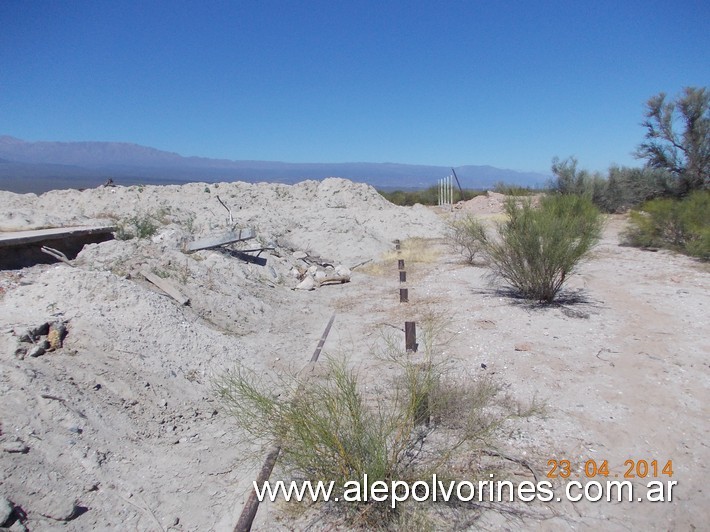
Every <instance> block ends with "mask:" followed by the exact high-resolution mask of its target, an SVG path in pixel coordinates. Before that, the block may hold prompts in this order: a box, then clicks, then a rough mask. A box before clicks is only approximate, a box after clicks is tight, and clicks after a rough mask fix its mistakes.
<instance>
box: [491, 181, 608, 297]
mask: <svg viewBox="0 0 710 532" xmlns="http://www.w3.org/2000/svg"><path fill="white" fill-rule="evenodd" d="M506 214H507V215H508V219H507V220H506V221H505V222H503V223H501V224H499V225H498V238H497V239H492V238H485V242H486V246H485V247H486V251H487V254H488V257H489V258H490V262H491V267H492V270H493V275H494V276H495V277H498V278H501V279H503V280H504V281H505V282H506V283H508V284H509V285H510V286H511V287H512V288H513V289H514V290H515V292H516V293H518V294H519V295H521V296H522V297H525V298H528V299H534V300H537V301H541V302H545V303H550V302H552V301H553V300H554V299H555V297H556V296H557V294H558V293H559V292H560V290H561V289H562V287H563V286H564V283H565V281H566V280H567V278H568V276H569V274H570V273H572V272H573V271H574V269H575V267H576V266H577V264H578V263H579V262H580V261H581V260H582V259H583V258H584V257H585V256H586V255H587V254H588V253H589V251H590V250H591V249H592V247H594V245H595V244H596V243H597V242H598V240H599V238H600V236H601V229H602V219H601V216H600V214H599V211H598V210H597V209H596V207H595V206H594V205H593V204H592V202H591V200H590V199H588V198H586V197H583V196H576V195H552V196H547V197H544V198H542V200H541V202H540V206H539V207H538V208H535V207H533V205H532V202H531V201H530V200H529V199H526V200H523V201H514V200H512V199H511V200H509V201H508V202H507V203H506Z"/></svg>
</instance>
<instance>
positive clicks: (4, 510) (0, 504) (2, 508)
mask: <svg viewBox="0 0 710 532" xmlns="http://www.w3.org/2000/svg"><path fill="white" fill-rule="evenodd" d="M13 511H14V508H13V506H12V503H11V502H10V501H8V500H7V499H6V498H5V497H0V526H2V527H4V526H7V525H8V524H9V522H10V517H12V512H13Z"/></svg>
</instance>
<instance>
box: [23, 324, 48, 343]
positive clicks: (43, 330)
mask: <svg viewBox="0 0 710 532" xmlns="http://www.w3.org/2000/svg"><path fill="white" fill-rule="evenodd" d="M28 332H29V333H30V334H31V335H32V336H34V338H35V339H37V338H39V337H40V336H45V335H47V333H49V322H47V323H43V324H42V325H38V326H37V327H35V328H34V329H30V330H29V331H28Z"/></svg>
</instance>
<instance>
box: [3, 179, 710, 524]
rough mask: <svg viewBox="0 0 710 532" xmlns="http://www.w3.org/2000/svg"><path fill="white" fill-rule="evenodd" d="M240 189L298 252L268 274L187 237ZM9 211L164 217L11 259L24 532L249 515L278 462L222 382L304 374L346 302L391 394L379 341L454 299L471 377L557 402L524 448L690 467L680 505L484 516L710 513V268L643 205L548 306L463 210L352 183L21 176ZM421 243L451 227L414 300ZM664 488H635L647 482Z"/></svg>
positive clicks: (6, 375)
mask: <svg viewBox="0 0 710 532" xmlns="http://www.w3.org/2000/svg"><path fill="white" fill-rule="evenodd" d="M207 190H209V192H207ZM216 195H219V196H220V198H221V199H222V200H223V201H224V202H225V203H226V204H227V205H228V206H229V207H230V208H231V209H232V211H233V212H232V214H233V219H234V220H233V221H234V223H236V224H239V225H241V226H251V227H255V229H256V230H257V234H258V239H257V240H258V242H259V243H260V245H263V246H268V247H273V248H274V249H273V250H271V251H267V252H265V253H264V254H262V256H263V257H265V258H267V265H266V266H259V265H256V264H249V263H245V262H243V261H241V260H239V259H238V258H235V257H233V256H230V255H228V254H223V253H219V252H217V251H199V252H197V253H195V254H191V255H185V254H183V253H182V252H181V251H180V246H181V245H182V243H183V242H184V241H186V240H191V239H194V238H198V237H200V236H205V235H209V234H213V233H215V232H219V231H221V230H223V229H224V228H225V227H226V226H227V225H228V222H227V216H228V213H227V211H226V210H225V209H224V208H223V207H222V206H221V205H220V204H219V203H218V202H217V200H216ZM473 201H477V202H478V203H480V204H481V205H483V202H484V201H486V204H485V208H481V209H480V212H479V211H477V209H476V206H475V205H474V204H471V205H468V206H467V209H466V210H467V211H468V212H473V213H474V214H479V215H481V216H484V217H490V216H495V215H496V211H497V209H496V208H495V205H494V203H495V204H498V205H500V201H499V198H495V197H491V198H489V199H488V200H483V199H478V198H476V200H473ZM0 204H2V205H3V207H2V210H1V211H0V229H2V230H17V229H23V228H28V229H29V228H38V227H45V226H51V225H71V224H77V225H78V224H86V223H95V224H96V225H100V224H103V223H106V222H107V220H114V221H115V220H116V219H120V218H125V217H126V216H132V215H134V214H135V213H137V212H140V213H154V214H156V216H158V215H159V217H160V218H161V220H162V222H161V224H160V226H159V229H158V232H157V234H156V235H154V236H153V237H152V238H150V239H144V240H138V239H134V240H127V241H118V240H116V241H110V242H105V243H102V244H98V245H90V246H87V247H86V248H85V250H84V251H83V252H82V253H81V254H80V255H79V257H78V258H77V260H76V261H75V264H76V267H75V268H71V267H69V266H67V265H65V264H58V265H49V266H46V265H45V266H35V267H31V268H25V269H23V270H14V271H5V272H0V431H1V432H0V498H5V499H6V500H7V501H9V502H10V503H11V505H12V506H13V507H14V508H15V509H16V510H15V514H14V517H13V518H11V521H13V522H14V524H13V525H12V528H11V529H12V530H22V529H23V527H26V528H27V529H29V530H52V529H61V530H90V529H95V530H231V528H232V527H233V526H234V524H235V523H236V520H237V518H238V516H239V513H240V511H241V508H242V505H243V503H244V501H245V499H246V497H247V495H248V491H249V489H250V486H251V481H252V479H253V478H254V476H255V469H256V468H257V467H258V465H260V464H258V460H256V461H255V460H252V459H251V458H250V456H251V453H252V452H253V451H254V448H253V447H250V446H249V445H248V443H245V442H244V440H243V437H241V435H239V434H238V433H237V431H236V430H235V429H234V425H233V422H232V421H231V420H230V418H229V417H228V416H227V415H226V414H225V413H224V412H223V407H222V405H221V404H220V403H219V402H218V401H217V400H216V398H215V395H214V393H213V387H212V382H213V379H214V377H215V376H217V375H220V374H221V373H222V372H223V371H225V370H226V369H229V368H231V367H232V366H233V365H234V364H235V363H237V362H239V363H241V364H243V365H245V366H248V367H251V368H253V369H256V370H257V371H260V372H278V371H284V370H288V369H293V368H300V367H301V366H302V365H303V364H304V363H305V362H306V361H307V360H308V359H309V358H310V355H311V354H312V352H313V350H314V349H315V346H316V344H317V343H318V340H319V338H320V336H321V334H322V332H323V329H324V327H325V324H326V323H327V321H328V318H329V317H330V316H331V315H332V314H333V313H336V320H335V323H334V326H333V329H332V331H331V334H330V336H329V337H328V340H327V342H326V344H325V351H326V352H327V353H332V354H343V353H344V354H346V355H347V356H348V357H349V359H350V361H351V363H352V364H354V365H356V366H357V367H358V368H359V369H360V371H361V372H362V375H363V377H364V379H365V383H366V384H367V385H372V386H376V385H377V384H378V382H380V380H381V379H382V378H383V375H385V374H386V373H387V371H388V369H387V368H384V367H382V361H381V360H378V359H376V358H375V357H373V356H372V346H373V344H376V343H377V342H378V341H379V340H378V339H379V338H380V336H381V331H382V330H383V329H384V330H391V331H395V332H396V331H397V328H400V327H403V322H404V321H405V320H406V321H420V320H423V319H424V317H425V315H426V314H427V313H430V312H432V311H435V312H437V313H438V314H440V315H442V316H444V317H445V327H444V328H445V332H446V333H447V334H448V335H450V336H451V337H452V340H451V342H450V343H449V344H448V345H447V347H446V351H445V352H444V353H442V354H443V355H444V356H447V357H451V358H452V360H454V361H455V363H456V364H459V365H460V366H461V368H462V371H463V370H465V371H468V372H474V373H475V372H486V373H490V374H494V375H495V377H496V378H498V379H500V380H501V381H502V382H504V383H505V384H506V385H507V386H508V390H509V391H510V392H511V393H512V394H513V395H514V396H515V397H516V398H518V399H520V400H521V401H529V400H530V399H531V398H532V397H538V398H540V399H542V400H543V401H544V403H545V404H546V416H545V417H544V418H543V417H538V418H529V419H525V420H522V421H520V422H519V423H518V424H517V425H515V426H512V427H510V431H509V432H508V433H507V434H506V435H505V437H504V438H503V439H502V440H501V448H500V450H501V451H502V452H505V453H507V454H509V455H513V456H516V457H520V458H524V459H525V460H527V461H528V462H530V463H531V464H532V465H533V466H534V467H535V468H536V469H537V470H538V472H540V473H541V475H542V476H544V475H545V473H547V472H548V471H549V470H550V467H549V465H548V461H549V460H563V459H567V460H569V461H570V462H571V465H572V469H573V471H572V476H571V477H570V480H572V479H577V480H581V481H584V480H585V478H584V473H583V471H582V468H583V466H584V463H585V461H586V460H589V459H593V460H595V461H596V462H598V463H601V462H602V461H603V460H608V464H609V469H610V473H611V476H613V475H616V474H618V475H623V473H624V472H625V471H626V469H627V466H625V462H626V461H627V460H635V461H638V460H642V459H643V460H648V461H649V462H650V461H651V460H657V461H658V463H659V464H662V465H665V463H666V462H667V461H668V460H673V477H672V480H674V481H677V482H678V484H677V486H676V487H675V488H674V491H673V501H672V502H665V503H649V502H641V503H640V502H633V503H629V502H623V503H607V502H597V503H584V502H579V503H574V504H572V503H569V502H550V503H548V504H538V505H536V506H535V511H536V512H537V514H538V515H539V516H541V517H539V518H535V519H533V518H523V519H522V520H511V518H510V517H505V516H503V514H501V513H500V512H496V511H489V512H485V513H484V514H483V515H482V516H481V517H480V519H479V520H478V522H477V523H476V526H479V527H482V528H489V529H498V528H500V527H504V528H511V529H515V528H530V529H539V530H562V529H569V528H574V529H579V530H593V529H598V528H600V527H603V528H605V529H607V530H629V529H647V530H694V529H697V530H701V529H704V528H705V527H707V523H708V522H710V511H709V510H708V509H707V504H706V491H705V490H706V488H705V486H704V485H703V483H704V480H705V479H706V477H707V475H708V461H709V459H710V449H709V448H708V443H707V442H708V427H709V423H708V419H709V418H710V416H709V414H710V408H709V407H708V406H707V404H708V399H709V398H710V367H709V363H710V359H709V358H708V354H710V339H709V337H708V334H707V323H708V317H709V316H708V314H709V313H708V309H709V308H710V290H709V289H710V276H708V273H709V272H708V268H707V266H706V265H702V264H700V263H698V262H696V261H694V260H692V259H689V258H687V257H683V256H679V255H675V254H672V253H669V252H665V251H660V252H657V253H652V252H647V251H641V250H637V249H632V248H626V247H621V246H619V245H618V241H619V240H618V233H619V231H620V230H621V229H622V228H623V225H624V221H623V219H622V218H618V217H617V218H613V219H611V220H610V221H609V223H608V225H607V227H606V230H605V235H604V239H603V241H602V243H601V244H600V246H599V247H598V248H597V250H596V251H595V254H594V257H593V259H592V260H591V261H589V262H588V263H586V264H584V265H583V266H582V267H581V268H580V271H579V273H578V275H576V276H575V277H573V278H572V279H571V280H570V287H569V288H570V293H571V294H574V295H575V296H576V302H573V303H572V302H570V303H565V304H562V305H555V306H550V307H544V308H539V307H536V306H533V305H529V304H525V303H523V302H521V301H519V300H515V299H511V298H508V297H505V296H504V295H502V294H501V293H500V292H499V291H497V290H496V289H495V287H491V286H490V284H489V283H488V282H487V280H486V278H485V273H486V270H485V268H480V267H471V266H467V265H464V264H463V263H462V261H461V260H460V257H458V256H456V255H455V254H453V253H452V252H451V251H450V250H448V249H447V248H446V246H445V245H443V243H442V236H443V234H444V232H445V224H444V223H443V220H444V219H445V218H446V217H447V216H449V214H447V213H444V212H439V211H438V210H437V209H426V208H424V207H421V206H418V207H413V208H399V207H395V206H392V205H391V204H389V203H388V202H386V201H385V200H383V199H382V198H381V197H380V196H379V195H378V194H377V193H376V192H375V191H374V190H373V189H371V188H370V187H367V186H365V185H358V184H353V183H350V182H347V181H344V180H339V179H329V180H325V181H324V182H322V183H316V182H312V181H311V182H304V183H301V184H299V185H295V186H292V187H289V186H284V185H267V184H259V185H247V184H243V183H234V184H225V183H222V184H219V185H216V186H215V185H204V184H191V185H185V186H182V187H177V186H168V187H144V188H143V187H128V188H120V187H117V188H107V189H95V190H87V191H84V192H81V193H78V192H75V191H55V192H51V193H48V194H44V195H42V196H40V197H36V196H34V195H15V194H9V193H3V192H0ZM158 211H160V212H158ZM498 212H499V211H498ZM411 237H419V238H427V239H429V240H427V241H426V245H425V246H424V248H425V249H426V253H423V254H422V256H421V257H419V259H420V260H416V258H415V257H412V260H411V261H410V263H409V264H408V266H407V276H408V277H407V281H408V282H407V285H406V286H407V288H408V289H409V297H410V302H409V303H407V304H400V303H399V288H400V287H401V286H400V283H399V277H398V273H397V270H396V260H394V257H395V255H393V254H392V250H393V248H394V246H393V240H394V239H402V240H405V239H408V238H411ZM420 249H421V248H420ZM304 255H305V257H304ZM385 256H386V257H387V260H384V259H383V257H385ZM302 257H304V258H302ZM370 259H372V261H373V262H371V263H368V264H366V265H364V266H361V267H358V268H355V269H353V271H352V279H351V282H349V283H346V284H342V285H333V286H322V287H320V288H318V289H317V290H314V291H301V290H293V288H294V287H295V286H296V285H297V284H298V283H299V282H300V279H297V278H296V277H295V276H294V270H295V271H301V272H304V271H305V269H306V268H307V267H309V266H312V265H313V264H320V265H321V266H319V268H325V266H322V265H324V264H332V265H333V266H336V265H344V266H347V267H349V268H352V267H353V266H356V265H358V264H360V263H362V262H364V261H367V260H370ZM145 268H147V269H152V270H153V271H154V272H158V273H160V275H161V276H164V277H166V278H168V279H170V280H171V281H172V282H174V283H175V285H176V286H178V287H179V288H180V290H181V291H183V293H184V294H185V295H186V296H187V297H189V298H190V299H191V304H190V306H180V305H179V304H178V303H176V302H175V301H174V300H172V299H170V298H169V297H167V296H166V295H165V294H163V293H161V292H160V291H159V290H158V289H156V288H155V287H154V286H152V285H151V284H150V283H147V282H146V281H145V280H144V279H143V278H142V277H141V276H140V275H139V273H138V272H139V271H140V270H141V269H145ZM56 321H60V322H66V327H67V330H68V333H67V336H66V338H65V341H64V344H63V347H62V348H61V349H58V350H56V351H53V352H49V353H46V354H44V355H42V356H39V357H36V358H35V357H31V356H29V355H28V354H26V352H27V346H26V345H24V344H23V342H22V341H21V339H22V335H23V334H25V333H26V331H27V329H31V328H35V327H37V326H38V325H41V324H43V323H45V322H56ZM398 334H401V333H398ZM402 336H403V335H402ZM30 347H31V346H30ZM482 365H485V369H484V367H483V366H482ZM511 474H513V473H512V472H511ZM597 480H599V479H597ZM648 480H650V479H648V478H647V479H639V478H636V479H634V480H633V481H634V484H635V485H638V489H639V490H641V489H642V487H643V485H645V482H646V481H648ZM658 480H662V481H664V482H666V481H668V480H670V479H669V478H668V477H666V476H661V475H659V478H658ZM0 502H1V499H0ZM20 514H22V515H23V517H22V519H17V517H18V516H19V515H20ZM322 524H323V522H321V525H322ZM294 526H295V527H296V528H301V527H302V526H303V522H300V523H296V524H295V525H294V524H292V523H291V524H290V522H289V520H288V512H285V511H284V509H283V508H282V507H280V506H278V505H276V506H274V505H271V506H269V505H267V506H265V507H264V508H262V509H261V510H260V512H259V515H258V516H257V521H256V522H255V528H256V529H263V530H267V529H273V528H276V527H280V528H284V529H289V528H293V527H294Z"/></svg>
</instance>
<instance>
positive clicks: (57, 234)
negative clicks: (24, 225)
mask: <svg viewBox="0 0 710 532" xmlns="http://www.w3.org/2000/svg"><path fill="white" fill-rule="evenodd" d="M115 230H116V227H114V226H112V225H104V226H100V227H89V226H86V225H81V226H75V227H54V228H51V229H33V230H31V231H10V232H0V248H5V247H16V246H23V245H25V244H33V243H35V242H44V241H49V240H62V239H65V238H69V237H75V236H84V235H100V234H109V233H113V232H114V231H115Z"/></svg>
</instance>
